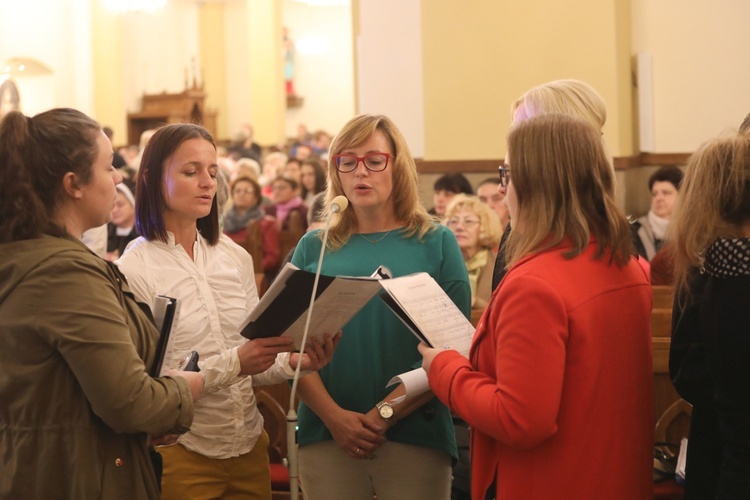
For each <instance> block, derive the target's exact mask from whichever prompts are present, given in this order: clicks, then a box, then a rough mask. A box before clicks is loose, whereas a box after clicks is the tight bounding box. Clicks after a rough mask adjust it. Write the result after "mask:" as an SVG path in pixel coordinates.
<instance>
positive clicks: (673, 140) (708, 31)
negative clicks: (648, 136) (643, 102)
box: [632, 0, 750, 153]
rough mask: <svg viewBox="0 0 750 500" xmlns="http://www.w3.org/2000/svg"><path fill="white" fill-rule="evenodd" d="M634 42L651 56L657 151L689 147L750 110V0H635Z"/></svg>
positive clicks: (735, 123) (636, 48) (730, 127)
mask: <svg viewBox="0 0 750 500" xmlns="http://www.w3.org/2000/svg"><path fill="white" fill-rule="evenodd" d="M632 4H633V29H632V32H633V49H634V51H635V52H640V51H642V52H647V53H649V54H651V56H652V61H653V65H652V72H653V92H654V93H653V96H654V108H653V111H654V131H655V132H654V146H655V150H656V152H660V153H672V152H691V151H694V150H695V149H697V148H698V146H700V144H702V143H703V142H705V141H707V140H709V139H711V138H713V137H715V136H717V135H719V134H721V133H722V132H725V131H726V130H736V129H737V127H739V124H740V123H741V122H742V119H743V118H744V117H745V115H746V114H747V113H748V112H750V91H749V89H750V64H748V62H750V30H749V29H748V21H750V2H748V1H747V0H722V1H721V2H709V1H705V0H656V1H655V0H632Z"/></svg>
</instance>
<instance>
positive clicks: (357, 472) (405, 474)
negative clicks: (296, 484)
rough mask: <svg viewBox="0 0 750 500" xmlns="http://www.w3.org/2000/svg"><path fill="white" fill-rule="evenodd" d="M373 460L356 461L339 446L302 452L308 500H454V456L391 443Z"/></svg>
mask: <svg viewBox="0 0 750 500" xmlns="http://www.w3.org/2000/svg"><path fill="white" fill-rule="evenodd" d="M374 455H375V456H374V457H373V458H370V459H368V458H362V459H359V460H357V459H354V458H351V457H350V456H348V455H347V454H345V453H344V452H343V451H342V450H341V448H339V447H338V445H337V444H336V442H335V441H324V442H322V443H317V444H313V445H309V446H305V447H302V448H300V450H299V459H300V460H299V464H300V483H301V486H302V491H303V492H304V495H305V500H373V495H377V497H378V500H448V499H449V498H450V490H451V457H450V455H448V454H447V453H444V452H441V451H438V450H434V449H432V448H425V447H422V446H410V445H405V444H400V443H393V442H387V443H385V444H383V446H381V447H380V448H378V449H377V450H376V451H375V453H374Z"/></svg>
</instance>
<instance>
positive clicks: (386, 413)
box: [380, 405, 393, 419]
mask: <svg viewBox="0 0 750 500" xmlns="http://www.w3.org/2000/svg"><path fill="white" fill-rule="evenodd" d="M380 416H381V417H383V418H385V419H388V418H391V417H392V416H393V408H392V407H391V406H390V405H383V406H381V407H380Z"/></svg>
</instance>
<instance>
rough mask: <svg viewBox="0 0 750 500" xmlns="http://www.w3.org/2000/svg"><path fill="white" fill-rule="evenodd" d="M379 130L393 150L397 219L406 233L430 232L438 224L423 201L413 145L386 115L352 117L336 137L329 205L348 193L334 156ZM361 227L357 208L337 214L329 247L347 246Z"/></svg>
mask: <svg viewBox="0 0 750 500" xmlns="http://www.w3.org/2000/svg"><path fill="white" fill-rule="evenodd" d="M376 131H380V132H382V133H383V134H384V135H385V137H386V139H388V142H389V143H390V146H391V148H392V150H393V151H392V156H391V158H390V160H389V161H388V166H387V167H386V168H390V169H391V174H392V176H393V191H392V193H391V199H392V200H393V210H394V213H395V216H396V219H397V220H399V221H401V222H404V223H405V224H406V230H405V232H406V236H412V235H414V234H419V237H420V238H421V237H422V236H424V235H425V233H427V231H429V230H430V229H431V228H434V227H435V224H434V223H433V222H432V217H430V215H429V214H428V213H427V210H425V208H424V206H422V203H421V202H420V201H419V184H418V182H419V179H418V175H417V166H416V164H415V163H414V158H412V156H411V153H410V152H409V146H408V145H407V144H406V140H405V139H404V136H403V135H401V132H400V131H399V130H398V128H397V127H396V125H395V124H394V123H393V122H392V121H391V120H390V119H389V118H388V117H386V116H383V115H359V116H356V117H354V118H352V119H351V120H349V121H348V122H347V123H346V125H344V127H343V128H342V129H341V131H340V132H339V133H338V134H337V135H336V137H335V138H334V139H333V142H332V143H331V148H330V153H329V155H328V179H329V182H328V188H327V189H326V202H325V203H326V207H330V206H331V203H332V202H333V199H334V198H335V197H336V196H339V195H343V194H344V188H343V186H342V185H341V178H340V173H339V171H338V170H337V169H336V162H335V160H334V156H335V155H337V154H340V153H341V152H342V151H344V150H345V149H348V148H353V147H357V146H359V145H360V144H362V143H364V142H366V141H367V140H368V139H370V137H372V135H373V134H374V133H375V132H376ZM327 210H329V209H327ZM358 227H359V224H358V221H357V216H356V214H355V212H354V210H351V209H350V210H345V211H343V212H342V213H340V214H338V215H336V216H335V217H334V218H333V221H332V223H331V228H330V230H329V233H328V246H329V248H331V249H334V250H335V249H338V248H340V247H341V246H343V245H344V244H345V243H346V242H347V241H348V240H349V238H350V237H351V235H352V234H354V233H355V232H356V231H357V230H358ZM321 237H322V235H321Z"/></svg>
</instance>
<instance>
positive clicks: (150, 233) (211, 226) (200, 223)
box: [135, 123, 221, 245]
mask: <svg viewBox="0 0 750 500" xmlns="http://www.w3.org/2000/svg"><path fill="white" fill-rule="evenodd" d="M190 139H203V140H204V141H208V142H210V143H211V145H212V146H213V147H214V149H216V143H215V142H214V138H213V137H212V136H211V134H209V133H208V131H207V130H206V129H205V128H203V127H201V126H200V125H195V124H192V123H175V124H172V125H165V126H164V127H161V128H160V129H158V130H157V131H156V133H154V135H153V136H152V137H151V139H149V141H148V143H147V144H146V148H145V149H144V150H143V156H142V158H141V166H140V168H139V169H138V182H137V185H136V190H135V225H136V228H137V229H138V232H139V233H140V234H142V235H143V237H144V238H146V239H147V240H149V241H152V240H159V241H162V242H166V241H167V228H166V225H165V223H164V209H165V208H166V206H167V205H166V203H165V201H164V194H163V192H162V179H163V177H164V164H165V163H166V161H167V159H168V158H169V157H170V156H172V155H173V154H174V153H175V151H177V148H179V147H180V145H181V144H182V143H183V142H185V141H188V140H190ZM196 226H197V228H198V231H199V232H200V233H201V236H203V237H204V238H205V239H206V240H207V241H208V243H209V244H210V245H216V243H218V241H219V236H220V235H221V229H220V226H219V208H218V206H217V202H216V196H214V199H213V201H212V202H211V213H209V214H208V215H207V216H205V217H201V218H200V219H198V220H197V221H196Z"/></svg>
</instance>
